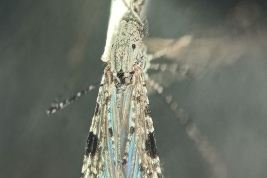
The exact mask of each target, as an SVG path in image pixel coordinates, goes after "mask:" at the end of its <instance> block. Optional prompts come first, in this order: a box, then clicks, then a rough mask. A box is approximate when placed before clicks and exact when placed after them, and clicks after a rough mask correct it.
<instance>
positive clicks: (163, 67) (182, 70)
mask: <svg viewBox="0 0 267 178" xmlns="http://www.w3.org/2000/svg"><path fill="white" fill-rule="evenodd" d="M148 70H154V71H160V72H165V71H170V72H171V73H172V74H173V75H179V76H184V75H187V74H188V66H181V67H179V66H178V65H177V64H175V63H174V64H166V63H150V65H149V67H148Z"/></svg>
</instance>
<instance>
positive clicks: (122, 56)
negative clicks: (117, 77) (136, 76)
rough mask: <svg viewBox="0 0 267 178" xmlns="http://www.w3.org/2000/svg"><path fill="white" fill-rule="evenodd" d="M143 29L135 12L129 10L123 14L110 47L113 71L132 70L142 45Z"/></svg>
mask: <svg viewBox="0 0 267 178" xmlns="http://www.w3.org/2000/svg"><path fill="white" fill-rule="evenodd" d="M143 29H144V26H143V23H142V21H141V20H140V18H139V16H138V15H137V14H135V13H134V12H132V11H131V10H130V11H128V12H127V13H125V14H124V15H123V17H122V19H121V21H120V23H119V26H118V30H117V32H116V35H115V36H114V39H113V44H112V48H111V56H110V57H111V61H110V62H111V70H112V72H113V73H119V72H120V73H124V72H131V71H133V66H134V64H136V61H137V58H138V55H139V53H140V47H141V45H142V38H143Z"/></svg>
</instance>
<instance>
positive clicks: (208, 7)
mask: <svg viewBox="0 0 267 178" xmlns="http://www.w3.org/2000/svg"><path fill="white" fill-rule="evenodd" d="M238 2H239V1H233V0H231V1H230V0H229V1H228V0H220V1H211V0H210V1H208V0H198V1H197V0H195V1H193V0H191V1H188V0H187V1H186V0H164V1H160V0H154V1H153V2H152V1H151V2H150V4H149V5H150V6H149V7H148V11H147V14H146V16H147V19H148V22H149V29H150V30H149V32H150V37H161V38H173V39H178V38H180V37H181V36H183V35H187V34H197V35H196V38H197V39H202V38H203V39H205V38H206V36H207V35H208V34H209V32H210V31H212V32H213V34H214V36H215V37H216V36H225V37H231V36H232V37H233V38H234V37H240V38H237V39H239V42H240V43H237V44H244V43H246V45H247V46H249V49H251V51H249V52H248V53H245V52H243V53H241V55H239V56H237V57H236V58H235V60H234V62H232V63H231V64H229V65H218V66H216V67H209V65H208V67H205V68H203V69H201V72H200V73H197V74H194V75H189V76H186V77H184V78H182V79H179V80H176V79H173V78H172V79H170V80H169V81H171V82H167V83H166V82H165V83H164V82H163V85H164V86H168V89H166V90H167V91H168V92H170V93H172V94H173V96H174V99H175V100H176V101H177V102H178V103H179V106H180V107H181V108H183V109H184V110H185V111H186V112H187V114H188V116H189V118H190V119H192V120H193V122H194V123H195V124H196V126H197V127H198V128H199V130H200V132H201V134H202V135H203V137H205V138H206V139H207V140H208V141H209V143H210V144H211V145H213V147H214V148H215V149H216V153H218V155H219V157H220V158H221V161H222V162H223V163H224V164H225V165H226V167H227V172H228V174H227V177H229V178H241V177H242V178H252V177H253V178H263V177H267V169H266V168H267V152H266V148H267V140H266V138H267V137H266V136H267V131H266V130H267V129H266V128H267V125H266V124H267V120H266V116H267V109H266V107H267V71H266V67H267V61H266V50H265V49H266V43H265V41H266V40H265V39H266V36H265V35H264V34H265V33H264V32H265V29H266V14H265V12H266V8H267V4H266V2H264V1H251V2H255V3H258V7H260V9H261V16H260V18H259V19H258V20H257V21H256V22H253V23H252V25H250V26H246V25H242V23H241V25H240V24H239V22H240V21H235V20H232V19H234V18H233V16H231V12H233V11H234V8H235V7H236V6H237V4H238ZM109 6H110V1H104V0H87V1H85V0H75V1H73V0H35V1H34V0H24V1H18V0H13V1H10V0H9V1H8V0H1V2H0V85H1V86H0V101H1V107H0V113H1V116H0V118H1V119H0V177H3V178H5V177H9V178H20V177H23V178H24V177H30V178H54V177H64V178H68V177H69V178H73V177H79V175H80V170H81V165H82V160H83V152H84V146H85V141H86V137H87V133H88V130H89V126H90V124H91V118H92V115H93V112H94V106H95V104H94V103H95V100H96V96H97V90H94V91H92V92H91V93H90V94H88V95H87V96H85V97H84V98H82V99H80V100H79V101H77V102H76V103H74V104H72V105H71V106H68V107H67V108H65V109H64V110H62V111H60V112H58V113H56V114H55V115H52V116H50V117H48V116H47V115H46V113H45V111H46V109H47V108H48V107H49V105H50V103H51V102H52V101H53V99H54V97H55V96H57V95H58V94H59V93H62V94H63V97H62V98H63V99H64V98H67V97H68V96H71V95H72V94H74V93H76V92H77V91H79V90H81V89H83V88H85V87H87V86H88V85H90V84H93V83H96V82H98V81H100V78H101V74H102V71H103V69H104V65H103V63H102V62H101V60H100V57H101V55H102V53H103V50H104V46H105V38H106V31H107V23H108V16H109ZM229 14H230V15H229ZM244 18H247V17H244ZM245 20H246V19H245ZM241 22H242V20H241ZM247 36H250V37H251V38H248V39H249V40H247V41H246V38H244V37H247ZM244 39H245V40H244ZM251 39H254V40H253V43H252V42H251V41H250V40H251ZM258 40H260V41H259V43H258V42H257V41H258ZM237 41H238V40H237ZM244 41H245V42H244ZM255 44H256V45H255ZM189 48H190V47H189ZM192 51H194V48H193V47H192ZM241 51H242V50H241ZM235 52H236V51H235V49H233V51H232V53H235ZM232 53H231V54H232ZM214 54H215V55H214V58H216V57H218V56H216V54H218V53H217V52H216V51H215V53H214ZM226 54H228V53H226ZM199 57H200V59H202V58H201V56H199ZM219 57H220V56H219ZM226 58H227V55H226ZM196 60H197V59H196ZM165 61H167V62H170V61H169V60H168V59H164V58H161V59H158V62H165ZM149 73H150V74H151V76H152V77H153V78H155V80H156V79H159V81H158V82H161V81H160V78H162V76H164V75H163V74H160V75H157V74H156V73H155V72H153V71H150V72H149ZM160 76H161V77H160ZM165 76H166V75H165ZM167 76H170V74H167ZM69 77H72V79H73V80H72V82H71V83H70V85H69V87H68V88H67V89H66V90H64V87H63V86H64V84H65V83H66V82H67V81H68V79H69ZM167 79H168V78H167ZM167 79H166V78H165V80H166V81H168V80H167ZM150 103H151V110H152V114H153V115H152V116H153V121H154V127H155V130H156V137H157V143H158V147H159V151H160V158H161V162H162V164H163V168H164V174H165V176H166V177H170V178H176V177H182V178H212V177H214V174H212V171H211V165H210V164H208V163H207V162H206V161H205V159H203V157H202V155H201V153H200V152H199V150H198V149H197V148H198V145H196V144H195V142H193V141H192V140H191V139H190V138H189V137H188V135H187V133H186V131H185V129H184V128H183V127H182V126H181V125H180V124H179V121H178V120H177V119H175V116H174V114H173V113H172V112H171V110H170V108H169V106H168V105H166V104H165V102H164V100H163V99H162V97H161V96H159V95H157V94H156V93H152V94H151V95H150Z"/></svg>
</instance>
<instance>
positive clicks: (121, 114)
mask: <svg viewBox="0 0 267 178" xmlns="http://www.w3.org/2000/svg"><path fill="white" fill-rule="evenodd" d="M139 5H140V3H139ZM137 10H138V9H136V8H134V1H132V3H131V5H130V9H129V10H128V11H127V12H126V13H125V14H124V15H123V16H122V18H121V20H120V22H119V26H118V29H117V32H116V34H115V35H114V36H113V38H112V45H111V50H110V54H109V59H108V61H107V62H106V67H105V69H104V73H103V76H102V80H101V83H100V87H99V92H98V97H97V101H96V106H95V112H94V116H93V119H92V123H91V127H90V130H89V135H88V139H87V142H86V147H85V153H84V160H83V166H82V173H81V174H82V175H81V178H89V177H99V178H101V177H105V178H106V177H110V178H124V177H125V178H126V177H127V178H138V177H140V178H141V177H142V178H143V177H144V178H149V177H151V178H162V177H163V175H162V171H161V166H160V160H159V156H158V149H157V144H156V139H155V132H154V127H153V121H152V118H151V110H150V107H149V100H148V93H147V88H146V75H145V69H146V65H147V62H148V56H147V54H146V47H145V45H144V44H143V43H142V39H143V38H144V36H145V35H146V33H147V29H146V25H144V23H143V22H142V20H141V18H140V16H139V14H138V13H137ZM95 88H96V86H95V85H92V86H90V87H88V88H87V89H85V90H83V91H82V92H79V93H77V94H76V95H75V96H74V97H71V98H70V99H67V100H66V101H63V102H60V103H56V104H54V105H53V106H52V107H51V108H49V109H48V111H47V113H48V114H52V113H55V112H56V111H58V110H60V109H62V108H64V107H66V106H67V105H69V104H70V103H72V102H73V101H75V100H77V99H78V98H80V97H81V96H82V95H84V94H86V93H87V92H89V91H91V90H93V89H95Z"/></svg>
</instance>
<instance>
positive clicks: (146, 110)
mask: <svg viewBox="0 0 267 178" xmlns="http://www.w3.org/2000/svg"><path fill="white" fill-rule="evenodd" d="M145 116H146V117H147V116H149V117H151V110H150V107H149V106H148V105H146V107H145Z"/></svg>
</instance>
